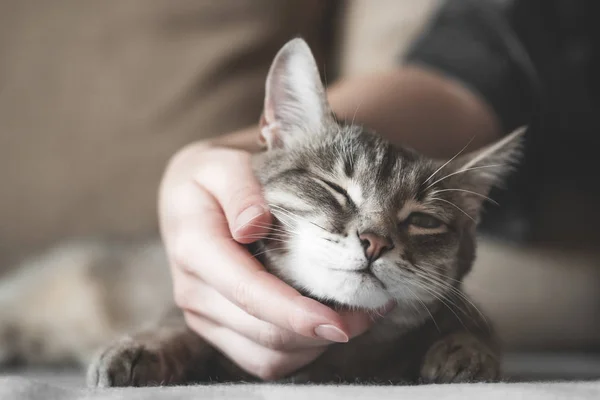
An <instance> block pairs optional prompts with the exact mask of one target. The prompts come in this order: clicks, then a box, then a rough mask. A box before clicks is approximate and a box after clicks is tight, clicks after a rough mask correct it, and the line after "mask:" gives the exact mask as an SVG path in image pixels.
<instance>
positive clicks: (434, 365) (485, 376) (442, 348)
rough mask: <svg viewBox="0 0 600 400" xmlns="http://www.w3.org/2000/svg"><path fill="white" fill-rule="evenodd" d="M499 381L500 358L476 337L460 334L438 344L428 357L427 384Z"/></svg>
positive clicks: (425, 365)
mask: <svg viewBox="0 0 600 400" xmlns="http://www.w3.org/2000/svg"><path fill="white" fill-rule="evenodd" d="M499 378H500V362H499V359H498V356H497V355H496V354H495V353H494V352H493V351H492V350H491V349H490V348H489V347H488V346H487V345H485V344H484V343H482V342H481V341H480V340H479V339H477V338H476V337H475V336H473V335H470V334H467V333H461V334H455V335H450V336H448V337H446V338H443V339H441V340H439V341H438V342H436V343H435V344H434V345H433V346H432V347H431V348H430V349H429V350H428V351H427V354H426V355H425V358H424V360H423V364H422V366H421V379H422V380H423V381H424V382H425V383H459V382H481V381H484V382H489V381H496V380H498V379H499Z"/></svg>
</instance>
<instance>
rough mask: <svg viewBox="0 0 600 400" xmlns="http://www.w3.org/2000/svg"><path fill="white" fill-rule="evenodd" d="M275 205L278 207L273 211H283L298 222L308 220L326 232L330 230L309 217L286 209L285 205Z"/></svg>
mask: <svg viewBox="0 0 600 400" xmlns="http://www.w3.org/2000/svg"><path fill="white" fill-rule="evenodd" d="M269 206H271V205H269ZM275 207H276V210H275V209H272V210H271V211H273V212H281V213H283V214H284V215H285V214H287V216H288V218H290V219H293V220H295V221H296V222H298V221H304V222H308V223H309V224H312V225H314V226H316V227H317V228H320V229H322V230H324V231H325V232H328V231H327V229H325V228H323V227H322V226H321V225H319V224H317V223H315V222H313V221H310V220H308V219H307V218H304V217H301V216H300V215H298V214H295V213H293V212H291V211H290V210H286V209H285V208H283V207H280V206H277V205H275Z"/></svg>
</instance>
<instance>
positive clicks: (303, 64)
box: [260, 39, 330, 149]
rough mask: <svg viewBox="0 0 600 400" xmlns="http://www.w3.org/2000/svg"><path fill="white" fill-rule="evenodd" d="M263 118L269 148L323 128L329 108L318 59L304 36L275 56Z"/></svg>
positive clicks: (288, 144)
mask: <svg viewBox="0 0 600 400" xmlns="http://www.w3.org/2000/svg"><path fill="white" fill-rule="evenodd" d="M265 89H266V91H265V105H264V111H263V115H262V117H261V120H260V135H261V138H260V139H261V141H262V142H263V143H264V144H265V145H266V146H267V148H268V149H274V148H290V147H293V146H294V143H296V142H297V141H298V140H300V139H302V138H304V137H305V136H307V135H312V134H319V133H321V132H323V131H324V126H325V121H326V120H327V118H329V115H330V111H329V105H328V103H327V98H326V96H325V89H324V88H323V84H322V83H321V79H320V76H319V71H318V68H317V64H316V62H315V59H314V57H313V55H312V52H311V51H310V48H309V47H308V44H307V43H306V42H305V41H304V40H302V39H293V40H290V41H289V42H288V43H287V44H286V45H285V46H283V48H282V49H281V50H279V53H277V55H276V56H275V59H274V60H273V64H272V65H271V69H270V70H269V75H268V77H267V83H266V88H265Z"/></svg>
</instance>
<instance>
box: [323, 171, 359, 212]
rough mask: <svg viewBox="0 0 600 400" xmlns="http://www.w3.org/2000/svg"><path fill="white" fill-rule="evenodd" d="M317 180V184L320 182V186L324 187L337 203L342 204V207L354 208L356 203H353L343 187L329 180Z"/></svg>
mask: <svg viewBox="0 0 600 400" xmlns="http://www.w3.org/2000/svg"><path fill="white" fill-rule="evenodd" d="M315 179H316V180H317V182H319V184H320V185H321V186H323V187H325V188H326V189H327V190H328V191H329V192H330V193H331V194H332V195H333V196H334V197H335V198H336V199H337V201H338V202H339V203H340V205H341V206H347V205H348V206H352V207H354V202H353V201H352V198H351V197H350V195H349V194H348V192H346V190H344V189H343V188H342V187H341V186H339V185H337V184H335V183H333V182H331V181H329V180H327V179H323V178H315Z"/></svg>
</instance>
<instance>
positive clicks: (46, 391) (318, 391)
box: [0, 377, 600, 400]
mask: <svg viewBox="0 0 600 400" xmlns="http://www.w3.org/2000/svg"><path fill="white" fill-rule="evenodd" d="M355 398H360V399H376V400H387V399H394V400H397V399H417V400H419V399H435V400H444V399H461V400H463V399H485V400H495V399H498V400H507V399H511V400H512V399H527V400H537V399H540V400H542V399H543V400H552V399H586V400H587V399H590V400H591V399H600V381H597V382H550V383H548V382H544V383H499V384H461V385H429V386H403V387H398V386H396V387H392V386H389V387H388V386H282V385H265V384H261V385H250V384H248V385H243V384H240V385H206V386H187V387H182V386H180V387H161V388H127V389H109V390H93V391H90V390H86V389H80V388H67V387H59V386H54V385H50V384H48V383H43V382H39V381H35V380H31V379H28V378H22V377H5V378H0V399H2V400H12V399H15V400H21V399H22V400H80V399H81V400H83V399H88V400H120V399H127V400H137V399H139V400H176V399H177V400H178V399H232V400H237V399H240V400H241V399H252V400H255V399H256V400H259V399H260V400H262V399H264V400H296V399H297V400H305V399H340V400H342V399H355Z"/></svg>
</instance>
